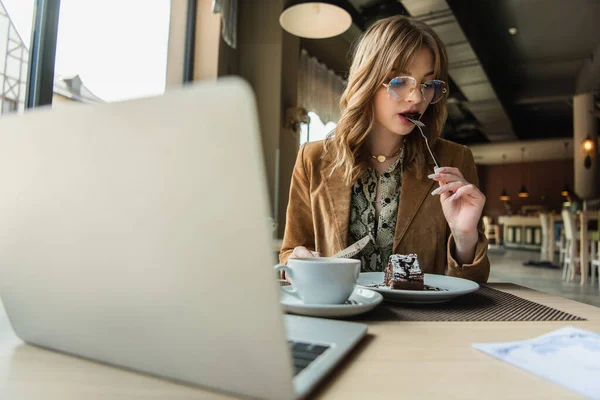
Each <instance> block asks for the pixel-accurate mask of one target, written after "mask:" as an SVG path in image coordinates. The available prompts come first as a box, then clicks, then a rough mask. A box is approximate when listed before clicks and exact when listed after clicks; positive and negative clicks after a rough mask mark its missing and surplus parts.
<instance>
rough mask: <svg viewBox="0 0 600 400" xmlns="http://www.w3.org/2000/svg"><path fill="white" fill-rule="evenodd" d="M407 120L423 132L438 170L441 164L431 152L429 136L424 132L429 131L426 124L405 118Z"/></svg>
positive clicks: (422, 134)
mask: <svg viewBox="0 0 600 400" xmlns="http://www.w3.org/2000/svg"><path fill="white" fill-rule="evenodd" d="M404 118H406V119H407V120H409V121H410V122H412V123H413V124H415V126H416V127H417V128H419V131H420V132H421V136H423V139H425V145H426V146H427V150H429V154H431V158H432V159H433V162H434V163H435V166H436V168H439V167H440V162H439V161H438V159H437V157H436V156H435V154H433V151H431V147H429V140H427V135H425V132H423V129H425V130H427V127H426V126H425V124H424V123H422V122H421V121H418V120H416V119H411V118H408V117H404Z"/></svg>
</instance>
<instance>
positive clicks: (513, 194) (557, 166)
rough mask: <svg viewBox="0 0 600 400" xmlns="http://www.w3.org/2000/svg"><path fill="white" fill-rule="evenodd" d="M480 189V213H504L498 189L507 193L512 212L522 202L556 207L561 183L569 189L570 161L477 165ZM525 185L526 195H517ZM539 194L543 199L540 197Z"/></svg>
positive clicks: (571, 179)
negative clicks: (482, 201) (482, 197)
mask: <svg viewBox="0 0 600 400" xmlns="http://www.w3.org/2000/svg"><path fill="white" fill-rule="evenodd" d="M477 170H478V173H479V180H480V189H481V191H482V192H483V193H484V194H485V195H486V197H487V201H486V205H485V208H484V209H483V215H489V216H491V217H493V218H497V217H498V216H499V215H504V214H505V212H506V211H505V207H504V202H503V201H502V200H500V193H501V192H502V188H503V187H504V188H506V190H507V192H508V195H509V196H510V205H511V210H512V212H513V214H516V213H518V212H519V210H520V209H521V207H522V206H524V205H544V206H545V207H546V208H547V209H548V210H553V209H554V210H557V211H558V210H560V208H561V204H562V202H563V201H564V198H563V197H562V196H561V194H560V193H561V191H562V190H563V188H564V186H565V184H568V185H569V188H570V189H571V190H572V189H573V160H572V159H567V160H555V161H539V162H531V163H516V164H505V165H486V166H481V165H478V166H477ZM523 182H524V184H525V186H526V188H527V190H528V192H529V197H528V198H525V199H522V198H519V197H518V196H517V194H518V193H519V190H521V185H522V184H523ZM542 196H545V199H544V200H542Z"/></svg>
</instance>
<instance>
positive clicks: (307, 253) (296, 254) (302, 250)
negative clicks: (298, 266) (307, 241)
mask: <svg viewBox="0 0 600 400" xmlns="http://www.w3.org/2000/svg"><path fill="white" fill-rule="evenodd" d="M311 257H321V253H319V252H318V251H311V250H309V249H307V248H306V247H304V246H298V247H296V248H294V251H292V254H290V257H289V258H311Z"/></svg>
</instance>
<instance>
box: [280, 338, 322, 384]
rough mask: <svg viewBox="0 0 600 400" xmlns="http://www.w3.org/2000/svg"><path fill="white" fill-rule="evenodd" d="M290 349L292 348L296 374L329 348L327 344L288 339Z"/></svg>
mask: <svg viewBox="0 0 600 400" xmlns="http://www.w3.org/2000/svg"><path fill="white" fill-rule="evenodd" d="M288 343H289V345H290V350H292V359H293V360H294V376H296V375H298V374H299V373H300V372H302V370H303V369H304V368H306V367H308V366H309V365H310V363H312V362H313V361H315V360H316V359H317V358H318V357H319V356H320V355H321V354H323V353H325V351H326V350H327V349H328V348H329V346H327V345H320V344H314V343H306V342H295V341H292V340H288Z"/></svg>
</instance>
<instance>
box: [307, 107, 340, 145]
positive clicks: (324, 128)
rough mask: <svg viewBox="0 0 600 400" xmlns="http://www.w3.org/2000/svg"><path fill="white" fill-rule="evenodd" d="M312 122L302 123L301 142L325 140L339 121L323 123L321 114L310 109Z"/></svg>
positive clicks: (309, 114)
mask: <svg viewBox="0 0 600 400" xmlns="http://www.w3.org/2000/svg"><path fill="white" fill-rule="evenodd" d="M308 116H309V117H310V124H301V125H300V144H301V145H302V144H304V143H306V142H316V141H318V140H323V139H325V138H326V137H327V135H328V134H329V133H330V132H331V131H333V130H334V129H335V127H336V126H337V123H335V122H333V121H329V122H327V123H326V124H323V122H322V121H321V118H320V117H319V115H318V114H317V113H315V112H313V111H309V113H308Z"/></svg>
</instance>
